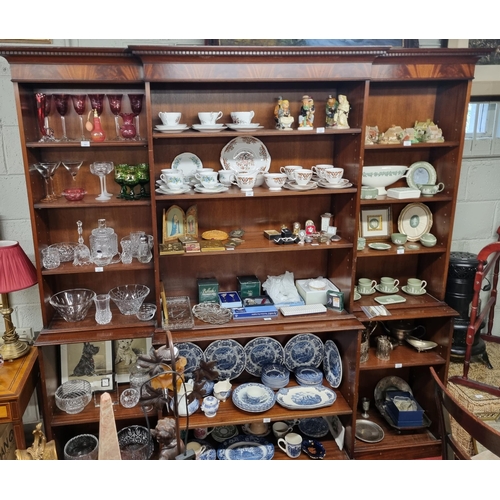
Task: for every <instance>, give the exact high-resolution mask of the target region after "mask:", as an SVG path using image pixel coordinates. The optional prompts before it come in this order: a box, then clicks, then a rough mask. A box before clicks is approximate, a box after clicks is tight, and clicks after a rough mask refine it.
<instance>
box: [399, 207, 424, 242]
mask: <svg viewBox="0 0 500 500" xmlns="http://www.w3.org/2000/svg"><path fill="white" fill-rule="evenodd" d="M431 227H432V212H431V211H430V209H429V207H428V206H427V205H424V204H423V203H410V204H409V205H406V207H404V208H403V210H401V213H400V214H399V217H398V231H399V232H400V233H403V234H406V235H407V236H408V241H418V240H419V239H420V238H421V236H422V235H423V234H425V233H428V232H430V230H431Z"/></svg>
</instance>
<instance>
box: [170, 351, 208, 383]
mask: <svg viewBox="0 0 500 500" xmlns="http://www.w3.org/2000/svg"><path fill="white" fill-rule="evenodd" d="M175 347H177V349H179V356H183V357H184V358H186V359H187V364H186V366H185V367H184V375H185V377H186V380H188V379H190V378H193V376H194V374H193V372H194V370H196V368H198V367H199V366H200V361H202V360H203V350H202V348H201V347H199V346H197V345H196V344H193V343H192V342H179V343H177V344H175Z"/></svg>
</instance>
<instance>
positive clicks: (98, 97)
mask: <svg viewBox="0 0 500 500" xmlns="http://www.w3.org/2000/svg"><path fill="white" fill-rule="evenodd" d="M89 99H90V105H91V106H92V109H95V110H96V111H97V116H101V113H102V111H103V109H104V94H89Z"/></svg>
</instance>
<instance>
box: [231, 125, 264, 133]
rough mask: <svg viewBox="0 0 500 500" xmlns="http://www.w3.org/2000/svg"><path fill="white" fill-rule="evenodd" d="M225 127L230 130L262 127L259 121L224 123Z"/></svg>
mask: <svg viewBox="0 0 500 500" xmlns="http://www.w3.org/2000/svg"><path fill="white" fill-rule="evenodd" d="M226 127H229V128H230V129H231V130H236V131H238V132H246V131H250V130H256V129H258V128H264V126H263V125H261V124H260V123H226Z"/></svg>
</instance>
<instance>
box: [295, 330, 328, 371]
mask: <svg viewBox="0 0 500 500" xmlns="http://www.w3.org/2000/svg"><path fill="white" fill-rule="evenodd" d="M324 353H325V346H324V344H323V342H322V341H321V339H320V338H319V337H317V336H316V335H313V334H312V333H303V334H300V335H295V337H292V338H291V339H290V340H289V341H288V342H287V343H286V345H285V366H286V367H287V368H288V369H289V370H290V371H292V372H293V371H294V370H295V369H296V368H299V367H300V366H314V367H316V368H317V367H318V366H319V365H320V364H321V362H322V361H323V356H324Z"/></svg>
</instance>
